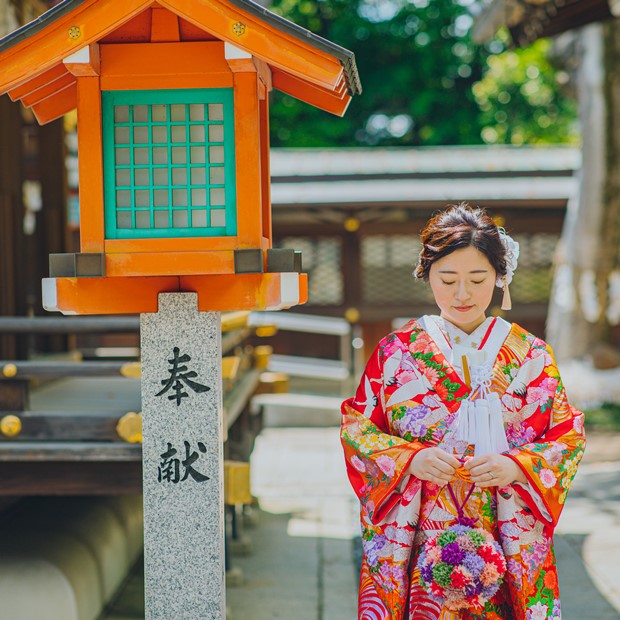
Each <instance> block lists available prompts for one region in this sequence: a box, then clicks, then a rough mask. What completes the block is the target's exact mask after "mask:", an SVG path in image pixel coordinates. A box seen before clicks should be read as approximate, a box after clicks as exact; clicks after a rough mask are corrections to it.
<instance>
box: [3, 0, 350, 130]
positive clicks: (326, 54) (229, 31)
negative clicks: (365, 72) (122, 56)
mask: <svg viewBox="0 0 620 620" xmlns="http://www.w3.org/2000/svg"><path fill="white" fill-rule="evenodd" d="M162 9H163V10H166V11H168V12H170V13H172V14H173V15H174V16H175V19H177V20H178V22H179V24H180V25H181V26H182V30H184V32H185V33H186V34H187V38H184V37H183V36H181V41H182V42H185V41H188V42H189V41H197V40H205V41H206V40H211V41H212V40H213V39H214V38H215V39H217V40H220V41H224V42H226V43H230V44H232V45H234V46H235V47H238V48H239V49H241V50H243V51H244V52H246V53H248V54H250V55H251V56H254V57H255V58H257V59H259V60H261V61H263V62H265V63H266V64H267V65H269V67H270V68H271V70H272V72H273V86H274V87H275V88H277V89H279V90H282V91H283V92H286V93H287V94H290V95H292V96H294V97H297V98H299V99H301V100H303V101H306V102H307V103H310V104H311V105H315V106H316V107H319V108H321V109H324V110H327V111H329V112H332V113H334V114H339V115H342V114H344V111H345V110H346V107H347V105H348V103H349V101H350V99H351V97H352V96H353V95H355V94H358V93H361V84H360V80H359V75H358V71H357V67H356V64H355V56H354V54H353V53H352V52H350V51H349V50H346V49H344V48H342V47H340V46H339V45H336V44H335V43H332V42H330V41H327V40H325V39H323V38H321V37H319V36H317V35H315V34H313V33H311V32H309V31H308V30H306V29H304V28H301V27H300V26H298V25H296V24H294V23H292V22H290V21H288V20H286V19H284V18H283V17H280V16H278V15H275V14H274V13H271V12H270V11H268V10H267V9H265V8H264V7H262V6H260V5H258V4H256V3H255V2H253V1H252V0H210V2H198V1H197V0H195V1H194V2H192V1H191V0H159V2H156V1H155V0H127V2H123V3H119V2H117V1H116V0H63V1H62V2H61V3H60V4H58V5H56V6H55V7H53V8H52V9H50V10H49V11H47V12H46V13H44V14H43V15H41V16H40V17H39V18H38V19H36V20H34V21H32V22H31V23H29V24H26V25H25V26H23V27H21V28H19V29H18V30H16V31H15V32H13V33H11V34H9V35H7V36H6V37H4V38H3V39H0V93H2V92H9V94H10V95H11V98H12V99H13V100H18V99H20V100H22V102H23V103H24V105H26V106H27V107H32V108H33V111H34V113H35V115H36V116H37V118H38V119H39V121H40V122H48V121H50V120H53V118H58V117H59V116H62V114H64V113H66V112H67V111H69V110H70V109H73V107H75V104H76V97H77V93H76V92H75V77H74V76H73V75H71V72H70V71H69V70H68V68H66V67H65V66H64V64H63V60H64V59H65V58H67V57H69V56H71V55H72V54H74V53H75V52H77V51H80V50H83V49H84V48H87V47H89V46H93V45H96V44H98V43H101V44H103V45H105V44H108V43H110V42H113V41H114V36H113V35H114V34H115V33H116V32H123V36H122V41H123V42H127V43H140V42H145V40H144V33H142V32H139V35H140V36H139V37H138V38H136V37H135V32H134V31H131V24H138V22H140V23H141V24H142V26H144V17H145V16H146V17H147V18H148V13H149V12H151V11H153V12H154V11H155V10H158V11H161V10H162ZM127 28H129V31H127ZM139 29H140V28H139V27H138V31H139ZM147 29H150V25H147ZM67 33H68V34H67ZM181 35H183V32H182V33H181ZM177 40H178V39H177ZM147 41H151V42H155V41H156V39H150V34H149V35H148V36H147ZM42 103H43V106H41V107H44V108H45V109H44V110H41V109H39V110H38V109H37V105H40V104H42Z"/></svg>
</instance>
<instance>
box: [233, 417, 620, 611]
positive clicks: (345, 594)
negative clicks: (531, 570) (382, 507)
mask: <svg viewBox="0 0 620 620" xmlns="http://www.w3.org/2000/svg"><path fill="white" fill-rule="evenodd" d="M341 454H342V453H341V449H340V444H339V440H338V429H337V428H334V427H327V428H268V429H266V430H265V431H264V432H263V433H262V434H261V436H260V437H259V438H258V442H257V445H256V449H255V451H254V455H253V461H252V471H253V492H254V493H255V495H257V496H258V497H259V498H260V505H261V508H262V510H263V514H262V515H261V520H260V523H259V525H258V526H257V527H256V528H253V529H252V530H248V531H247V533H248V535H250V536H251V538H252V541H253V552H252V554H251V555H250V556H248V557H245V558H243V557H235V558H234V559H233V561H234V565H235V566H238V567H240V568H242V569H243V572H244V575H245V584H244V585H242V586H239V587H234V588H229V590H228V593H227V599H228V604H229V607H230V608H231V610H232V618H233V620H249V619H252V620H274V619H279V618H283V619H288V620H306V619H308V620H354V619H355V618H356V586H357V583H356V581H357V575H356V574H355V572H356V571H355V562H354V542H353V539H354V537H355V536H356V535H357V533H358V523H357V500H356V498H355V497H354V495H353V493H352V491H351V490H350V487H349V484H348V481H347V479H346V476H345V473H344V465H343V462H342V456H341ZM556 551H557V555H558V565H559V574H560V588H561V591H562V606H563V618H564V620H620V437H618V436H594V435H593V436H591V437H590V440H589V446H588V450H587V451H586V458H585V459H584V463H583V465H582V467H581V468H580V471H579V473H578V474H577V477H576V479H575V483H574V486H573V489H572V491H571V494H570V495H569V501H568V503H567V506H566V508H565V510H564V513H563V515H562V518H561V520H560V524H559V526H558V529H557V534H556Z"/></svg>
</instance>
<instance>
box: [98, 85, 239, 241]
mask: <svg viewBox="0 0 620 620" xmlns="http://www.w3.org/2000/svg"><path fill="white" fill-rule="evenodd" d="M102 105H103V146H104V183H105V230H106V238H107V239H140V238H168V237H215V236H226V235H235V234H236V232H237V231H236V228H237V218H236V192H235V137H234V116H233V91H232V89H231V88H217V89H215V88H214V89H196V90H194V89H193V90H187V89H186V90H161V91H106V92H104V93H103V101H102Z"/></svg>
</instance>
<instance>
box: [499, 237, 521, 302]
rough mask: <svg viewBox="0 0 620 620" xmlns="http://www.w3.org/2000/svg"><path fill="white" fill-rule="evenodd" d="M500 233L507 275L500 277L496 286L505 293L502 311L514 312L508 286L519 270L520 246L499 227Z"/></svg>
mask: <svg viewBox="0 0 620 620" xmlns="http://www.w3.org/2000/svg"><path fill="white" fill-rule="evenodd" d="M497 231H498V232H499V238H500V240H501V242H502V243H503V245H504V248H506V275H505V276H498V278H497V280H495V286H498V287H499V288H501V289H502V290H503V291H504V296H503V297H502V310H512V300H511V299H510V291H509V290H508V286H509V285H510V283H511V282H512V276H513V275H514V273H515V270H516V269H517V262H518V260H519V244H518V243H517V242H516V241H515V240H514V239H513V238H512V237H511V236H510V235H507V234H506V231H505V230H504V229H503V228H502V227H501V226H498V227H497Z"/></svg>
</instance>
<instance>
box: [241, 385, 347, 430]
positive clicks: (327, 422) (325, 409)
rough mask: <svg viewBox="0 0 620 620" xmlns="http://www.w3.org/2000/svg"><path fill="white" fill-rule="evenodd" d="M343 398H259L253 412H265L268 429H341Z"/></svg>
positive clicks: (263, 395)
mask: <svg viewBox="0 0 620 620" xmlns="http://www.w3.org/2000/svg"><path fill="white" fill-rule="evenodd" d="M342 400H343V399H342V398H341V397H340V396H322V395H316V394H294V393H287V394H259V395H257V396H255V397H254V398H253V399H252V404H251V406H252V411H253V412H254V413H258V412H260V411H262V414H263V426H265V427H306V428H307V427H312V426H340V416H341V414H340V405H341V404H342Z"/></svg>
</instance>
